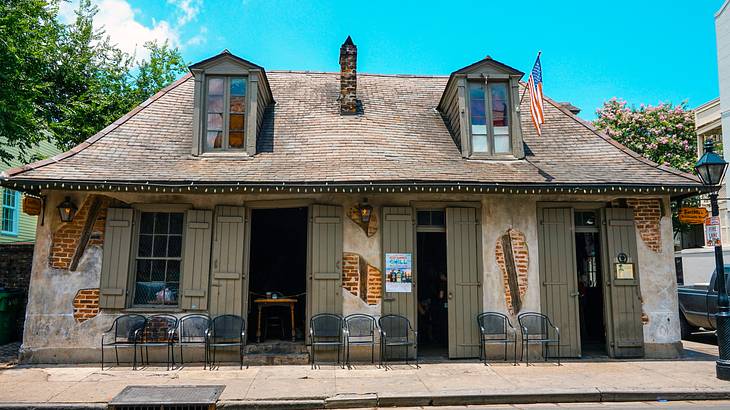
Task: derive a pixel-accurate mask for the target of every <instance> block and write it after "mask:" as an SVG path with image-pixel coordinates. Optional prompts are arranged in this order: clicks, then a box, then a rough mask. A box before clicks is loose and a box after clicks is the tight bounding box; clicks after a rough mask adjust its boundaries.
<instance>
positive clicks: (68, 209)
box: [58, 196, 78, 222]
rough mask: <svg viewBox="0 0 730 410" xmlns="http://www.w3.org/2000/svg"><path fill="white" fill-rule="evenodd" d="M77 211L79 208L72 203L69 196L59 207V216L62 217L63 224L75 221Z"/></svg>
mask: <svg viewBox="0 0 730 410" xmlns="http://www.w3.org/2000/svg"><path fill="white" fill-rule="evenodd" d="M77 210H78V208H77V207H76V205H75V204H74V203H73V202H71V197H68V196H67V197H66V199H65V200H64V201H63V202H61V205H59V206H58V214H59V215H60V216H61V220H62V221H63V222H71V221H73V219H74V216H75V215H76V211H77Z"/></svg>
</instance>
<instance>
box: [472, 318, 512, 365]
mask: <svg viewBox="0 0 730 410" xmlns="http://www.w3.org/2000/svg"><path fill="white" fill-rule="evenodd" d="M477 326H478V327H479V358H480V359H483V360H484V364H485V365H487V364H488V363H487V345H488V344H500V343H501V344H503V345H504V361H505V362H506V361H507V345H508V344H510V343H512V345H513V346H514V364H515V365H517V331H516V330H515V328H514V326H512V323H511V322H510V320H509V318H508V317H507V315H505V314H502V313H499V312H484V313H480V314H478V315H477ZM510 334H511V338H510Z"/></svg>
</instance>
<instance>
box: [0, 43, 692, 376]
mask: <svg viewBox="0 0 730 410" xmlns="http://www.w3.org/2000/svg"><path fill="white" fill-rule="evenodd" d="M356 59H357V49H356V47H355V46H354V44H353V43H352V41H351V40H350V39H349V38H348V40H347V41H346V42H345V43H344V44H343V45H342V47H341V49H340V65H341V72H339V73H320V72H307V71H266V70H264V68H262V67H261V66H259V65H256V64H253V63H251V62H249V61H246V60H244V59H242V58H239V57H237V56H234V55H232V54H230V53H228V52H227V51H226V52H223V53H221V54H219V55H217V56H215V57H212V58H209V59H207V60H204V61H202V62H200V63H197V64H194V65H192V66H191V67H190V71H191V74H188V75H186V76H185V77H183V78H182V79H180V80H178V81H176V82H175V83H174V84H172V85H170V86H169V87H167V88H165V89H164V90H162V91H161V92H159V93H158V94H156V95H155V96H153V97H152V98H150V99H149V100H147V101H146V102H144V103H143V104H141V105H140V106H139V107H137V108H135V109H134V110H133V111H131V112H130V113H129V114H127V115H125V116H124V117H122V118H121V119H119V120H117V121H116V122H114V123H113V124H111V125H110V126H109V127H107V128H106V129H104V130H103V131H101V132H99V133H98V134H97V135H95V136H93V137H92V138H90V139H89V140H87V141H86V142H84V143H82V144H81V145H79V146H78V147H76V148H74V149H72V150H71V151H69V152H67V153H64V154H61V155H58V156H56V157H54V158H52V159H50V160H47V161H41V162H38V163H34V164H30V165H27V166H24V167H20V168H15V169H10V170H8V171H6V172H5V173H4V174H3V176H2V178H1V179H0V183H2V184H3V185H5V186H8V185H15V184H17V185H18V186H19V187H20V189H21V190H23V191H27V192H32V193H35V194H42V195H45V196H46V198H47V206H46V209H45V221H46V222H45V225H42V226H38V241H37V242H36V255H35V258H34V262H35V264H34V268H33V269H34V274H33V283H32V284H31V296H30V304H29V306H30V308H29V311H28V314H27V319H28V326H26V330H25V340H24V345H23V348H22V355H23V360H25V361H29V362H49V361H56V362H82V361H96V360H98V359H99V351H98V346H99V340H100V337H101V333H102V331H104V330H106V329H107V328H108V326H109V324H110V322H111V321H112V320H113V319H114V318H115V317H116V316H117V315H119V314H120V313H125V312H142V313H155V312H172V313H174V314H183V313H187V312H206V313H208V314H211V315H217V314H222V313H232V314H239V315H243V316H244V317H246V318H248V319H249V321H248V322H249V326H248V330H249V334H250V335H251V336H250V338H249V342H250V343H256V341H257V340H256V339H257V338H256V337H255V333H257V332H255V331H254V329H256V328H257V324H256V322H257V320H258V318H257V317H256V315H254V314H252V313H253V312H255V311H256V306H257V305H256V304H255V301H254V300H255V299H257V298H258V296H257V295H262V294H266V293H268V292H281V293H282V294H284V295H296V296H297V297H298V298H299V301H300V303H297V308H296V312H295V313H296V314H295V315H294V316H295V317H294V323H293V325H294V327H295V331H294V335H293V336H294V337H295V338H296V339H297V340H298V341H300V343H303V341H301V340H302V335H306V334H307V326H308V323H309V318H311V317H312V316H313V315H314V314H317V313H322V312H330V313H339V314H350V313H355V312H363V313H371V314H374V315H382V314H389V313H394V314H401V315H405V316H407V317H408V318H409V319H410V320H411V322H412V323H413V324H414V326H415V327H416V328H417V329H419V330H420V332H419V333H420V335H421V337H422V339H421V340H420V346H421V347H422V348H424V349H427V350H429V351H430V352H442V353H443V354H448V356H449V357H451V358H462V357H476V356H477V355H478V353H479V348H478V335H477V327H476V324H475V317H476V315H477V314H478V313H479V312H482V311H498V312H504V313H506V314H508V315H510V316H511V317H512V320H513V323H515V324H516V320H515V316H516V314H517V313H518V312H525V311H542V312H544V313H546V314H548V315H549V316H550V317H551V318H552V319H553V321H554V322H555V323H557V325H558V326H559V328H560V333H561V340H562V346H561V354H562V355H563V356H566V357H579V356H581V355H585V354H587V353H594V352H595V353H599V354H600V353H603V354H607V355H609V356H612V357H677V355H678V354H679V353H680V352H681V341H680V329H679V319H678V307H677V299H676V286H677V284H676V279H675V276H674V261H673V239H672V221H671V212H670V207H669V203H670V199H671V198H672V197H673V196H680V195H688V194H699V193H701V192H703V190H704V189H705V188H704V187H703V186H702V185H701V184H700V182H699V181H698V180H697V178H696V177H695V176H693V175H689V174H686V173H683V172H680V171H677V170H675V169H672V168H668V167H665V166H661V165H657V164H655V163H653V162H651V161H649V160H647V159H644V158H642V157H640V156H639V155H637V154H636V153H634V152H632V151H630V150H628V149H627V148H625V147H624V146H622V145H620V144H619V143H617V142H616V141H614V140H612V139H610V138H609V137H607V136H606V135H604V134H602V133H601V132H599V131H597V130H596V129H595V128H593V127H592V126H591V125H590V124H589V123H587V122H585V121H582V120H580V119H579V118H577V117H576V116H575V115H574V114H572V113H571V112H570V111H569V110H568V109H566V108H565V107H564V106H563V105H562V104H560V103H556V102H554V101H552V100H550V99H546V101H545V111H546V114H545V116H546V123H545V125H544V127H543V131H542V135H541V136H538V135H537V133H536V131H535V129H534V127H533V125H532V122H531V119H530V115H529V106H530V105H529V96H526V97H525V98H524V99H522V100H521V97H522V95H523V94H524V93H523V90H524V84H523V83H520V79H522V78H523V73H522V72H520V71H518V70H516V69H514V68H511V67H509V66H507V65H505V64H503V63H500V62H498V61H496V60H493V59H491V58H489V57H487V58H485V59H483V60H480V61H478V62H476V63H474V64H472V65H469V66H467V67H464V68H462V69H459V70H457V71H454V72H453V73H452V74H451V75H450V76H448V77H439V76H418V75H379V74H362V73H357V69H356ZM67 197H68V198H69V199H70V200H71V201H72V202H73V203H75V204H76V205H77V206H78V208H79V211H78V213H77V214H76V215H75V217H74V218H73V220H72V221H71V222H66V223H63V222H61V221H60V218H59V212H58V210H57V209H56V207H57V206H58V205H59V204H61V203H62V202H64V201H65V198H67ZM397 263H400V265H397ZM285 320H287V322H285V324H287V323H288V319H285ZM281 327H284V328H285V329H286V328H287V327H288V325H284V326H281ZM536 350H537V349H536ZM500 354H501V353H500ZM368 359H369V357H368Z"/></svg>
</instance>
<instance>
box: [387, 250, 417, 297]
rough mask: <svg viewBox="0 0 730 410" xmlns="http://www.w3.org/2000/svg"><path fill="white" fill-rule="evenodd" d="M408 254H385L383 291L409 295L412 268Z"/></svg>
mask: <svg viewBox="0 0 730 410" xmlns="http://www.w3.org/2000/svg"><path fill="white" fill-rule="evenodd" d="M412 265H413V264H412V259H411V254H410V253H386V254H385V291H386V292H397V293H410V292H411V291H412V286H411V285H412V284H413V270H412V269H413V266H412Z"/></svg>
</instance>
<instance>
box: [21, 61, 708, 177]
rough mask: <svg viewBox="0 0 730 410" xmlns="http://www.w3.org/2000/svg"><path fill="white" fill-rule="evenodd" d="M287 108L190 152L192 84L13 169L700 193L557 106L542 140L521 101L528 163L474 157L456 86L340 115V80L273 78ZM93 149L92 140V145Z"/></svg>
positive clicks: (369, 81) (293, 75)
mask: <svg viewBox="0 0 730 410" xmlns="http://www.w3.org/2000/svg"><path fill="white" fill-rule="evenodd" d="M268 78H269V81H270V83H271V88H272V91H273V94H274V98H275V99H276V101H277V103H276V105H275V106H272V107H270V108H269V109H268V110H267V112H266V114H265V120H264V125H263V127H262V132H261V133H260V135H259V138H258V149H257V154H256V155H255V156H254V157H250V158H247V159H240V158H220V157H215V158H212V157H194V156H192V155H191V144H192V141H191V138H192V121H193V80H192V78H191V77H190V76H187V77H185V78H183V79H182V80H180V81H178V82H177V83H176V84H174V85H173V86H171V87H168V89H166V90H165V91H163V92H162V93H160V94H159V95H157V96H156V97H154V98H153V99H151V100H149V101H148V102H146V103H145V104H143V106H142V107H141V108H138V109H136V110H135V111H134V112H132V113H130V114H129V115H128V116H126V117H125V118H123V119H121V120H120V121H117V122H116V123H115V124H113V125H112V126H110V127H107V129H106V130H105V131H103V132H101V133H100V134H99V135H101V136H100V137H99V136H97V137H96V138H92V139H90V142H91V143H90V144H86V143H85V144H82V147H79V148H77V149H76V152H75V153H73V154H72V155H69V154H66V155H65V156H63V157H62V158H61V157H57V158H55V159H53V160H46V161H43V162H42V163H40V164H35V165H33V164H32V165H30V166H27V167H25V169H24V170H23V171H20V170H10V171H8V172H7V175H9V176H10V179H11V180H13V179H20V180H59V181H61V180H67V181H86V182H97V181H98V182H103V181H106V182H114V181H125V182H161V181H166V182H180V183H184V182H199V183H224V182H240V183H242V184H243V183H319V182H322V183H324V182H341V183H356V182H371V181H372V182H378V181H381V182H405V181H409V182H410V181H414V182H434V183H439V182H464V183H490V184H491V183H509V184H515V183H518V184H523V183H524V184H556V185H559V184H613V185H623V184H626V185H629V184H646V185H668V186H671V185H675V186H680V185H681V186H688V185H698V183H697V181H696V179H694V178H693V177H692V176H690V175H688V174H683V173H680V172H678V171H675V170H671V169H668V168H664V167H659V166H657V165H656V164H652V163H650V162H648V161H646V160H643V159H640V158H637V157H636V155H635V154H633V153H631V152H630V151H628V150H626V149H625V148H623V147H621V146H619V145H618V144H616V143H614V142H612V141H610V140H608V139H607V138H606V137H605V136H602V135H601V134H599V133H597V132H595V131H594V130H592V129H591V128H590V126H588V125H587V124H585V123H583V122H581V121H580V120H579V119H577V118H576V117H574V116H572V115H571V114H570V113H569V112H567V111H566V110H565V109H564V108H560V107H559V104H556V103H552V102H550V101H548V102H546V104H545V111H546V123H545V125H544V129H543V135H542V136H541V137H538V136H537V134H536V132H535V130H534V128H533V126H532V124H531V122H530V117H529V108H528V107H529V105H528V104H529V101H528V98H525V99H524V101H523V102H522V107H521V111H522V118H521V120H522V130H523V136H524V142H525V144H526V153H527V155H526V157H525V159H523V160H511V161H508V160H469V159H464V158H462V157H461V154H460V152H459V150H458V148H457V147H456V145H455V143H454V142H453V140H452V138H451V136H450V134H449V131H448V129H447V127H446V125H445V123H444V119H443V118H442V116H441V115H440V114H439V112H438V111H437V110H436V106H437V105H438V102H439V99H440V98H441V94H442V92H443V90H444V87H445V85H446V82H447V80H448V78H447V77H418V76H386V75H369V74H359V75H358V98H359V99H360V100H361V101H362V109H363V112H362V114H360V115H347V116H343V115H340V104H339V102H338V101H337V98H338V96H339V92H340V90H339V84H340V83H339V73H309V72H269V73H268ZM92 141H93V142H92Z"/></svg>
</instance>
